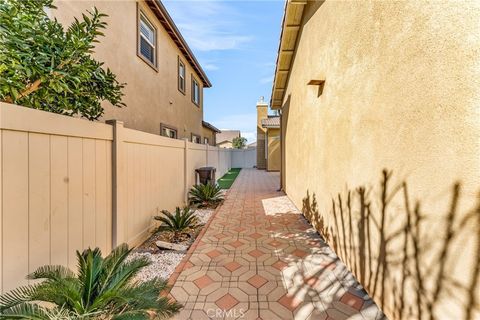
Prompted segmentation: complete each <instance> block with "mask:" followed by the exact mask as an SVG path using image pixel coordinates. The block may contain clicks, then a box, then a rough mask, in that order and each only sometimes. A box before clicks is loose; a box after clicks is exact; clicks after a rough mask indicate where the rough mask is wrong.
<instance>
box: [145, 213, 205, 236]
mask: <svg viewBox="0 0 480 320" xmlns="http://www.w3.org/2000/svg"><path fill="white" fill-rule="evenodd" d="M162 213H163V215H162V216H155V217H154V219H155V220H158V221H160V222H162V225H161V226H160V227H158V231H170V232H173V240H178V239H179V238H180V237H181V236H182V235H184V234H188V231H189V230H191V229H195V228H197V227H198V226H199V223H198V218H197V216H196V215H195V211H193V210H191V209H190V208H189V207H185V208H183V209H180V208H179V207H177V208H175V214H172V213H171V212H170V211H168V210H162Z"/></svg>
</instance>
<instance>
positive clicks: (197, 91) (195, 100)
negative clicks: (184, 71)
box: [192, 75, 200, 106]
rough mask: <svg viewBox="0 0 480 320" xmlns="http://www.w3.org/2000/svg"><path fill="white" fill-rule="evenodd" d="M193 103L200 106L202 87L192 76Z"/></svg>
mask: <svg viewBox="0 0 480 320" xmlns="http://www.w3.org/2000/svg"><path fill="white" fill-rule="evenodd" d="M192 101H193V103H195V104H196V105H197V106H200V85H199V84H198V81H197V80H196V79H195V78H194V77H193V75H192Z"/></svg>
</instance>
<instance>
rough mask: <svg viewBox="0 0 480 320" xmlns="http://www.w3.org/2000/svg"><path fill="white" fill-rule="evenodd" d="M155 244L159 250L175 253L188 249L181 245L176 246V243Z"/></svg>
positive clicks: (163, 242)
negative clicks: (173, 251)
mask: <svg viewBox="0 0 480 320" xmlns="http://www.w3.org/2000/svg"><path fill="white" fill-rule="evenodd" d="M155 244H156V245H157V247H159V248H160V249H168V250H175V251H186V250H187V249H188V247H187V246H186V245H183V244H177V243H169V242H165V241H156V242H155Z"/></svg>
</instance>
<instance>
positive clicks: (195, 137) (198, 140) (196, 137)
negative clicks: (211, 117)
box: [192, 133, 202, 143]
mask: <svg viewBox="0 0 480 320" xmlns="http://www.w3.org/2000/svg"><path fill="white" fill-rule="evenodd" d="M201 141H202V138H201V137H200V136H199V135H196V134H193V133H192V142H193V143H202V142H201Z"/></svg>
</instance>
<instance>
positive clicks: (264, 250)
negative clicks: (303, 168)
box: [171, 169, 383, 320]
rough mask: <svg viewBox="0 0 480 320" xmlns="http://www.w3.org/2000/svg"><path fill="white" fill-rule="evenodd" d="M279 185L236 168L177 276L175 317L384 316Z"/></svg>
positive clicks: (271, 176)
mask: <svg viewBox="0 0 480 320" xmlns="http://www.w3.org/2000/svg"><path fill="white" fill-rule="evenodd" d="M278 185H279V175H278V173H269V172H265V171H260V170H255V169H243V170H242V171H241V173H240V175H239V177H238V178H237V180H236V181H235V183H234V185H233V187H232V189H230V192H229V193H228V196H227V198H226V201H225V203H224V204H223V205H222V206H221V208H219V210H217V212H216V215H215V216H214V217H213V220H211V223H210V225H208V226H207V228H206V231H205V233H204V234H203V236H202V238H201V239H200V241H199V242H197V243H196V245H194V249H193V251H192V254H191V256H190V257H189V258H188V261H187V262H186V263H184V264H183V265H182V267H181V268H180V270H179V274H177V276H178V278H177V279H176V282H175V284H174V286H173V288H172V290H171V295H172V296H173V298H174V299H176V300H177V301H179V302H180V303H182V304H183V305H184V306H185V307H184V309H183V310H182V311H181V313H180V314H179V315H178V316H176V318H175V319H194V320H200V319H264V320H274V319H336V320H342V319H383V315H382V313H381V312H380V311H379V310H378V308H377V306H376V305H375V304H374V303H373V302H372V300H371V299H370V298H369V296H368V295H367V294H366V292H365V291H364V290H363V288H362V287H361V286H360V285H359V284H358V283H357V281H356V280H355V279H354V277H353V276H352V274H351V273H350V272H348V270H347V269H346V267H345V265H344V264H343V263H342V262H341V261H339V259H338V258H337V256H336V255H335V254H334V253H333V252H332V250H331V249H330V247H328V246H327V245H326V244H325V243H324V242H323V241H322V240H321V239H320V237H319V236H318V234H317V233H316V232H315V231H314V230H313V229H312V228H311V227H310V225H309V224H308V223H307V221H306V220H305V219H304V218H303V216H302V215H301V214H300V212H299V211H298V210H297V209H296V208H295V206H294V205H293V204H292V203H291V202H290V200H289V199H288V198H287V197H286V196H285V194H283V193H281V192H277V191H275V190H276V189H278Z"/></svg>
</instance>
